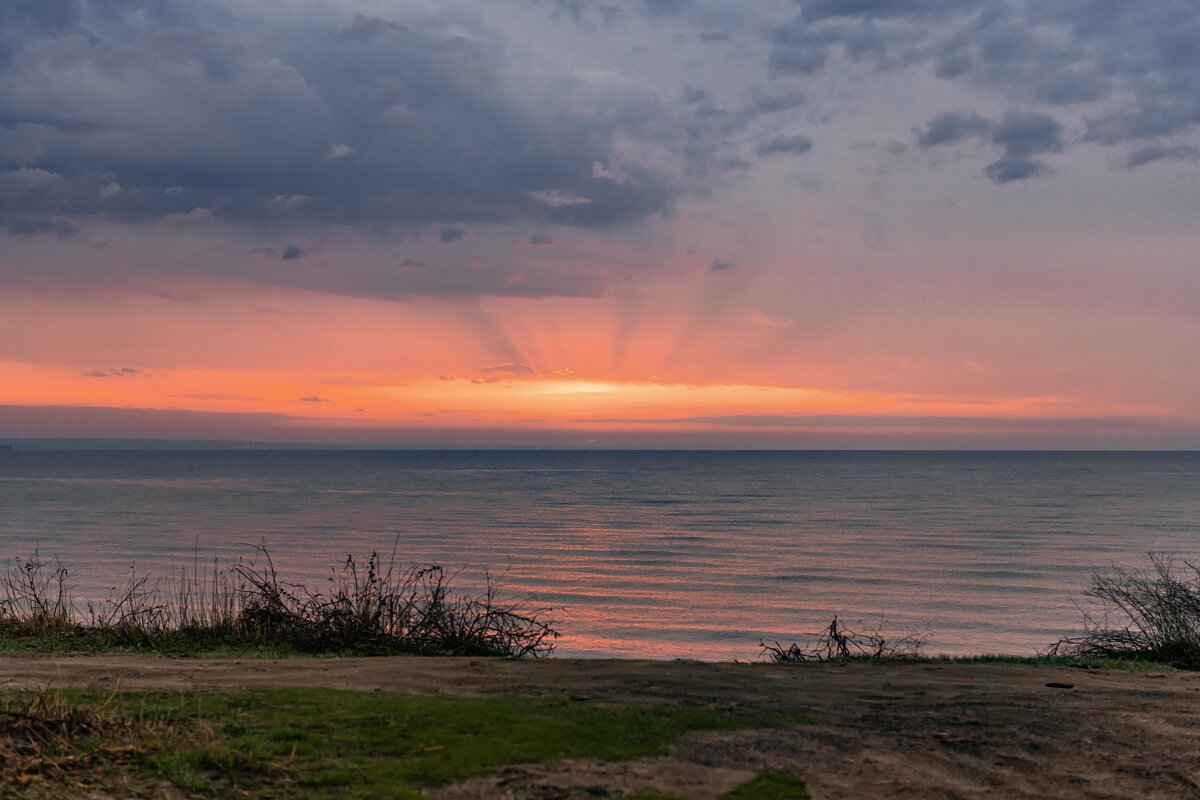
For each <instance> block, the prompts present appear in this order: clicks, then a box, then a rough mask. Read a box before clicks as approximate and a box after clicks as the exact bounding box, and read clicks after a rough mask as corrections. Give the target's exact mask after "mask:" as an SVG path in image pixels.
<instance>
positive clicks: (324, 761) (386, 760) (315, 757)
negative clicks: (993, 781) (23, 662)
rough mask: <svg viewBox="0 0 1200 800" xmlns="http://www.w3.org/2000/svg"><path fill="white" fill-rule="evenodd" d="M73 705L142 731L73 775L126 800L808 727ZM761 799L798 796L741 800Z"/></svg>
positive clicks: (366, 708)
mask: <svg viewBox="0 0 1200 800" xmlns="http://www.w3.org/2000/svg"><path fill="white" fill-rule="evenodd" d="M65 696H66V697H67V698H68V701H69V703H70V704H71V706H72V707H74V708H78V709H84V710H97V709H98V711H97V712H96V713H100V714H104V715H108V716H109V717H113V718H117V719H120V720H122V725H123V727H122V728H121V729H122V730H126V729H128V730H134V731H136V730H141V731H142V733H141V734H139V735H138V737H137V741H135V742H133V743H132V744H128V743H127V746H126V749H125V750H124V751H123V752H124V755H123V756H122V757H121V758H120V759H118V760H115V761H110V762H108V763H107V764H106V767H105V769H100V768H99V767H95V766H93V767H91V768H88V769H87V770H85V772H84V773H83V774H75V773H74V772H72V771H70V770H68V771H67V772H65V773H64V774H66V775H69V776H70V778H71V780H72V781H74V782H75V783H79V784H82V785H84V786H87V787H88V788H96V789H101V790H110V791H111V790H112V789H113V788H114V787H115V786H120V787H121V789H122V792H123V794H124V795H126V796H138V795H139V794H141V793H142V792H143V790H144V791H145V792H147V793H150V790H151V789H153V787H155V786H160V785H161V784H162V782H163V781H166V782H169V783H170V784H173V785H174V786H175V787H177V788H178V789H180V790H182V791H183V792H186V793H188V794H192V795H197V796H209V797H227V796H239V797H252V798H253V797H278V796H287V797H297V798H332V797H351V798H419V797H422V796H423V795H422V793H421V792H422V789H424V788H429V787H437V786H444V785H446V784H448V783H453V782H456V781H459V780H462V779H464V778H468V777H470V776H473V775H478V774H483V773H487V772H491V771H493V770H495V769H498V768H500V767H502V766H504V765H507V764H513V763H519V762H528V761H554V760H561V759H570V758H596V759H605V760H624V759H632V758H640V757H645V756H654V755H661V754H664V753H665V752H666V750H667V747H668V745H669V744H670V743H671V742H673V741H675V740H676V739H678V738H679V737H680V736H681V735H682V734H684V733H686V732H688V731H696V730H733V729H742V728H762V727H775V726H781V725H791V724H797V723H801V722H803V721H804V720H802V719H800V718H798V717H797V716H795V715H791V714H785V713H779V712H770V711H769V712H764V711H754V712H751V711H747V710H744V709H733V708H725V707H702V706H683V705H679V706H662V705H646V704H636V703H620V704H612V703H609V704H605V703H598V702H594V701H571V700H557V699H544V698H520V697H495V698H461V697H417V696H409V695H397V694H386V693H373V692H372V693H367V692H348V691H335V690H328V689H279V690H270V691H254V692H237V693H228V694H216V695H200V694H192V695H162V694H118V695H103V696H102V695H99V694H95V693H75V692H72V693H66V695H65ZM9 697H10V698H11V697H12V695H9ZM139 726H141V727H140V728H139ZM2 735H3V732H2V731H0V736H2ZM89 746H94V742H93V743H92V744H91V745H89ZM113 770H116V773H113V774H110V773H112V772H113ZM53 779H54V776H53V774H48V775H46V776H41V777H38V778H37V779H36V781H35V783H37V782H41V781H44V780H53ZM762 780H768V778H766V777H764V778H763V779H762ZM770 780H775V779H774V778H770ZM779 780H783V779H779ZM788 780H791V779H788ZM764 785H774V784H764ZM139 787H140V788H139ZM4 788H5V787H4V785H3V784H0V794H3V792H4ZM18 796H20V795H18ZM31 796H33V795H31ZM752 796H753V797H769V798H770V797H781V798H782V797H799V796H802V795H795V794H792V795H788V794H778V793H777V794H757V795H754V794H751V795H745V794H743V795H731V797H739V798H740V797H752Z"/></svg>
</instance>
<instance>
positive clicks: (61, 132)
mask: <svg viewBox="0 0 1200 800" xmlns="http://www.w3.org/2000/svg"><path fill="white" fill-rule="evenodd" d="M655 7H656V8H657V9H658V10H659V11H663V12H667V11H671V10H672V9H673V8H675V4H669V3H660V4H656V6H655ZM225 8H226V6H225V5H224V4H222V3H221V2H219V1H218V0H195V1H194V2H184V0H157V1H155V0H106V1H105V2H99V0H97V1H96V2H82V1H81V2H62V1H58V0H46V2H37V3H33V2H24V0H22V2H15V3H14V2H7V3H5V4H4V5H3V14H4V16H3V26H2V28H0V224H3V225H5V226H6V227H12V226H14V225H15V226H16V227H17V228H22V229H24V230H27V231H32V230H33V228H32V227H31V225H30V223H28V222H26V223H21V222H19V221H18V217H20V218H21V219H25V220H39V219H40V220H78V219H80V218H86V217H90V216H97V215H101V214H102V215H104V217H105V219H109V220H126V221H153V220H156V219H159V218H162V217H164V216H166V215H170V214H187V213H189V212H193V211H194V210H195V209H197V208H201V209H208V210H209V213H210V214H211V215H212V216H214V217H215V218H218V219H224V220H227V221H240V222H250V223H255V224H271V225H279V224H286V223H293V224H297V225H313V224H337V225H352V226H361V225H370V226H389V225H399V226H405V227H418V226H424V225H429V224H437V223H439V222H441V223H445V222H463V221H466V222H472V221H481V222H506V221H515V220H534V221H544V222H550V223H555V224H561V225H579V226H592V227H611V226H619V225H624V224H628V223H631V222H636V221H638V220H641V219H644V218H646V217H648V216H650V215H652V214H665V213H668V212H669V211H670V209H671V207H672V204H673V202H674V200H675V198H676V196H677V194H678V192H679V187H677V186H676V185H675V184H674V182H673V181H672V180H671V179H669V178H667V177H665V176H663V175H660V174H658V173H656V172H655V171H653V170H652V169H649V168H646V167H645V166H643V165H637V164H626V165H623V166H622V172H623V174H625V175H627V176H628V177H629V179H628V180H620V181H617V180H612V179H609V178H606V177H604V176H597V175H596V174H594V169H593V166H594V165H595V164H596V163H603V164H610V163H611V162H613V161H614V159H615V156H614V151H613V148H614V142H615V141H616V139H617V138H618V137H621V138H623V139H625V140H632V141H641V140H647V139H653V137H655V136H658V135H661V131H663V130H664V129H669V128H670V120H669V119H668V118H667V116H665V115H669V109H666V107H665V106H663V105H662V103H661V101H658V100H656V99H655V98H654V97H653V96H652V95H651V94H650V93H648V92H643V91H641V90H639V89H637V88H636V87H626V86H611V85H605V84H593V83H589V82H588V81H587V80H585V79H582V78H578V77H575V76H572V75H570V74H561V75H555V74H553V72H552V71H546V70H538V69H536V68H529V67H528V65H527V63H526V61H524V60H522V59H515V58H512V57H511V55H510V49H511V47H512V45H511V43H510V42H508V41H507V40H505V39H504V37H503V36H502V35H501V34H499V33H498V32H496V31H494V30H492V29H489V28H487V27H486V26H484V25H483V24H482V23H480V22H479V21H478V20H477V19H476V18H475V17H474V16H473V15H472V14H471V12H470V11H469V10H468V11H464V12H461V13H460V12H454V11H445V12H443V13H442V14H440V15H433V16H422V17H414V18H411V19H408V18H406V19H402V20H390V19H383V18H375V17H365V16H361V15H360V16H357V17H356V16H352V15H342V16H339V15H338V14H336V12H335V10H334V9H333V8H330V7H328V6H326V7H323V10H321V11H310V12H308V13H297V12H294V11H293V12H289V13H288V14H286V15H285V14H283V13H282V12H278V13H276V14H275V16H272V12H270V11H269V10H268V11H263V10H262V9H258V8H256V14H257V16H255V15H246V17H245V19H241V20H234V19H233V18H232V17H231V16H230V15H228V14H227V13H226V11H225ZM310 8H311V7H310ZM31 168H36V169H38V170H41V171H43V172H45V173H47V174H49V175H51V176H53V178H54V180H47V181H44V182H41V183H38V184H36V185H24V184H19V182H14V181H5V180H3V176H4V175H5V174H7V173H11V172H14V171H16V170H20V169H31ZM118 187H119V190H118ZM545 193H554V194H556V195H558V196H570V197H576V198H580V199H581V200H585V201H586V202H580V203H576V204H556V203H553V202H545V201H544V200H543V199H539V196H541V197H544V196H545ZM22 226H23V227H22ZM47 230H52V229H47Z"/></svg>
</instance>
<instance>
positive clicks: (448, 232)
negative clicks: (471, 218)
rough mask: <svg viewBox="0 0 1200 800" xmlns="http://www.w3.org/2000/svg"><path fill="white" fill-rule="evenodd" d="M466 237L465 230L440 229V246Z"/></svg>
mask: <svg viewBox="0 0 1200 800" xmlns="http://www.w3.org/2000/svg"><path fill="white" fill-rule="evenodd" d="M466 235H467V229H466V228H442V233H441V238H442V244H450V243H451V242H457V241H458V240H459V239H461V238H463V237H464V236H466Z"/></svg>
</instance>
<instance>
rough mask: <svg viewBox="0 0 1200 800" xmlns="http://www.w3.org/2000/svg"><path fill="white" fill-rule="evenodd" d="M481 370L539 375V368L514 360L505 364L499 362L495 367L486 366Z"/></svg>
mask: <svg viewBox="0 0 1200 800" xmlns="http://www.w3.org/2000/svg"><path fill="white" fill-rule="evenodd" d="M479 371H480V372H483V373H486V374H490V373H502V374H505V375H521V376H525V377H533V376H536V375H537V370H535V369H534V368H533V367H530V366H528V365H527V364H520V363H514V362H506V363H504V364H497V365H496V366H494V367H485V368H484V369H481V370H479Z"/></svg>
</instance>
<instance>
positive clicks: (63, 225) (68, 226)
mask: <svg viewBox="0 0 1200 800" xmlns="http://www.w3.org/2000/svg"><path fill="white" fill-rule="evenodd" d="M4 228H5V230H7V231H8V232H9V233H10V234H12V235H13V236H40V235H42V234H52V235H54V236H57V237H59V238H60V239H65V238H67V237H70V236H74V235H75V234H77V233H79V226H78V225H76V224H75V223H74V222H72V221H71V220H69V219H62V218H61V217H56V218H53V219H45V218H30V217H15V218H13V219H11V220H9V221H8V223H7V224H6V225H5V226H4Z"/></svg>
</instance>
